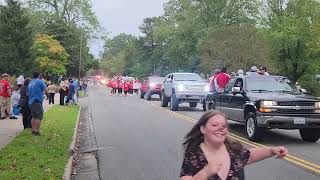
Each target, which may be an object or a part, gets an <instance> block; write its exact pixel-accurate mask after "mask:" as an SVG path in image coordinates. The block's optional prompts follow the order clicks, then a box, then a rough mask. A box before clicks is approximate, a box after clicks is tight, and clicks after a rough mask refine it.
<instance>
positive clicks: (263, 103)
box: [260, 101, 278, 107]
mask: <svg viewBox="0 0 320 180" xmlns="http://www.w3.org/2000/svg"><path fill="white" fill-rule="evenodd" d="M260 105H261V107H269V106H276V105H278V103H277V102H276V101H261V103H260Z"/></svg>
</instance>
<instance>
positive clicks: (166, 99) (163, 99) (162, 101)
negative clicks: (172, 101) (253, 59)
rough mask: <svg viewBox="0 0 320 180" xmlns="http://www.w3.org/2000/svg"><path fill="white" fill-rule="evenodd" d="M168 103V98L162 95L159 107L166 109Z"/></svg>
mask: <svg viewBox="0 0 320 180" xmlns="http://www.w3.org/2000/svg"><path fill="white" fill-rule="evenodd" d="M168 102H169V100H168V98H167V97H166V95H164V94H163V96H162V98H161V107H168Z"/></svg>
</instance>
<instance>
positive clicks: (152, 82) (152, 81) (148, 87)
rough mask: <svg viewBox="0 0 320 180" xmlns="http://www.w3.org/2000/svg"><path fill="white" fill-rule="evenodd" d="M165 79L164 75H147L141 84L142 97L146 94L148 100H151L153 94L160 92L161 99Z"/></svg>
mask: <svg viewBox="0 0 320 180" xmlns="http://www.w3.org/2000/svg"><path fill="white" fill-rule="evenodd" d="M163 80H164V77H156V76H151V77H147V78H146V79H145V80H144V82H143V83H142V85H141V89H140V98H141V99H143V98H144V96H145V95H146V96H147V97H146V98H147V100H148V101H150V100H151V96H152V95H154V94H158V95H159V97H160V99H161V96H162V85H163Z"/></svg>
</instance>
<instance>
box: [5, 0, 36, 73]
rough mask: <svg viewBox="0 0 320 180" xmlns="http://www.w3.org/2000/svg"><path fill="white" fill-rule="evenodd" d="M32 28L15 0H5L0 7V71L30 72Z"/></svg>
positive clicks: (31, 67)
mask: <svg viewBox="0 0 320 180" xmlns="http://www.w3.org/2000/svg"><path fill="white" fill-rule="evenodd" d="M32 38H33V36H32V29H31V27H30V26H29V17H28V14H27V12H26V10H25V9H24V8H22V7H21V4H20V3H19V2H18V1H16V0H6V5H4V6H1V7H0V59H1V61H0V71H1V72H8V73H10V74H16V75H18V74H30V73H31V71H32V69H33V67H34V66H33V61H32V59H31V58H30V48H31V46H32Z"/></svg>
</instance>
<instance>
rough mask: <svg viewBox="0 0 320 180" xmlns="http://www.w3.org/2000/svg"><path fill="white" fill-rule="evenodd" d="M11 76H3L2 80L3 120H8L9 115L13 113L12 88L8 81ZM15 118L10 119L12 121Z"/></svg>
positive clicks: (0, 87) (5, 74) (0, 95)
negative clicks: (11, 102)
mask: <svg viewBox="0 0 320 180" xmlns="http://www.w3.org/2000/svg"><path fill="white" fill-rule="evenodd" d="M8 79H9V74H7V73H4V74H2V80H1V81H0V106H1V119H6V117H7V114H10V112H11V105H10V101H11V100H10V96H11V87H10V83H9V81H8ZM11 118H13V117H10V119H11Z"/></svg>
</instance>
